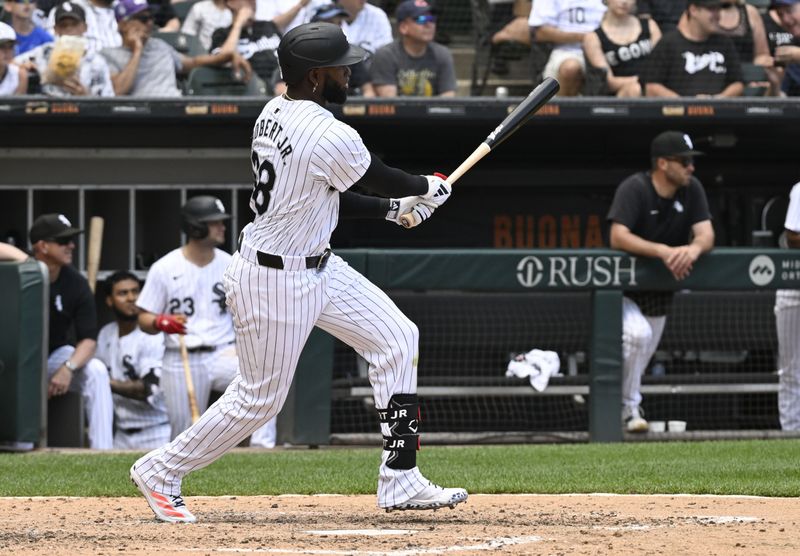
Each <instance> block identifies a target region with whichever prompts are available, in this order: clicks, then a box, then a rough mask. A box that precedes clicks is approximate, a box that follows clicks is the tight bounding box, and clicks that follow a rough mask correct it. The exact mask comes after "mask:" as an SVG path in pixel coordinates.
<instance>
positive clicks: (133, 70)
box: [102, 0, 250, 97]
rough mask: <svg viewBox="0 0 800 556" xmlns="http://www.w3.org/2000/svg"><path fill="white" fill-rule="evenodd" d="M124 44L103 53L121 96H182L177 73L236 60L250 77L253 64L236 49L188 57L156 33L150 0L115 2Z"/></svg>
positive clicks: (236, 67) (236, 63) (246, 76)
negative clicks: (148, 0) (155, 34)
mask: <svg viewBox="0 0 800 556" xmlns="http://www.w3.org/2000/svg"><path fill="white" fill-rule="evenodd" d="M114 6H115V7H114V11H115V12H116V14H117V21H118V24H119V29H120V33H122V37H123V39H122V40H123V46H121V47H118V48H106V49H104V50H103V52H102V54H103V56H105V58H106V60H107V61H108V65H109V68H110V69H111V81H112V82H113V83H114V92H115V93H116V94H117V96H121V95H130V96H149V97H177V96H181V94H182V93H181V90H180V89H179V88H178V81H177V77H176V73H188V72H189V71H191V70H192V69H193V68H196V67H199V66H213V65H222V64H225V63H228V62H233V64H234V67H235V69H236V70H241V71H242V72H243V74H244V76H245V78H246V79H249V72H250V65H249V64H248V63H247V62H246V61H245V60H243V59H242V57H241V56H239V55H238V54H236V53H235V52H233V53H231V52H227V53H226V52H219V53H217V54H213V55H212V54H204V55H200V56H194V57H188V56H184V55H182V54H180V53H178V52H177V51H176V50H175V49H174V48H172V47H171V46H170V45H168V44H167V43H166V42H164V41H162V40H161V39H159V38H156V37H151V35H152V33H153V15H152V14H151V13H150V7H149V5H148V4H147V1H146V0H118V1H117V3H116V4H115V5H114Z"/></svg>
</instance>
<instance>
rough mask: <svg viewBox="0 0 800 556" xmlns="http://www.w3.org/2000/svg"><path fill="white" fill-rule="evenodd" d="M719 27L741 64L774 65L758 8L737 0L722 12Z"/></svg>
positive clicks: (742, 0) (743, 0)
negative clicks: (732, 46)
mask: <svg viewBox="0 0 800 556" xmlns="http://www.w3.org/2000/svg"><path fill="white" fill-rule="evenodd" d="M684 17H686V16H685V15H684ZM719 27H720V30H721V34H723V35H726V36H728V37H730V38H731V40H732V41H733V45H734V46H735V47H736V53H737V54H738V55H739V61H740V62H742V63H743V64H744V63H747V64H758V65H760V66H767V65H772V60H771V59H770V55H769V44H768V43H767V33H766V31H765V30H764V21H763V20H762V19H761V14H759V13H758V8H756V7H755V6H753V5H751V4H747V3H746V2H745V0H735V1H734V2H732V3H729V4H727V5H726V7H724V8H723V9H722V11H720V17H719Z"/></svg>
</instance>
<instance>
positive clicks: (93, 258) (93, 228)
mask: <svg viewBox="0 0 800 556" xmlns="http://www.w3.org/2000/svg"><path fill="white" fill-rule="evenodd" d="M104 224H105V221H104V220H103V219H102V218H101V217H100V216H92V219H91V221H90V223H89V250H88V253H87V259H86V279H87V280H88V281H89V288H91V290H92V293H94V289H95V286H96V285H97V271H98V270H99V269H100V251H101V250H102V248H103V225H104Z"/></svg>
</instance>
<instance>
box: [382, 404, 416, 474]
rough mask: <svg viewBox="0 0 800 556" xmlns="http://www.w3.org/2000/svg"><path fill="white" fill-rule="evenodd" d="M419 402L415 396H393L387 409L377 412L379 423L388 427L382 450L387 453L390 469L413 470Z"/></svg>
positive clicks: (414, 465)
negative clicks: (387, 434)
mask: <svg viewBox="0 0 800 556" xmlns="http://www.w3.org/2000/svg"><path fill="white" fill-rule="evenodd" d="M419 416H420V415H419V401H418V400H417V395H416V394H395V395H394V396H392V397H391V399H390V400H389V407H387V408H386V409H379V410H378V418H379V419H380V421H381V423H387V424H388V425H389V431H390V432H389V436H384V437H383V449H384V450H386V451H387V452H389V457H388V458H387V460H386V465H387V466H388V467H390V468H391V469H413V468H414V467H416V465H417V450H419V434H418V433H419Z"/></svg>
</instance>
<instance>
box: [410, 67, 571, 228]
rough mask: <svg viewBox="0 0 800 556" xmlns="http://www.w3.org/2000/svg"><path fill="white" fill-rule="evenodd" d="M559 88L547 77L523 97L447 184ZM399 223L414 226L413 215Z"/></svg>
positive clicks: (519, 124)
mask: <svg viewBox="0 0 800 556" xmlns="http://www.w3.org/2000/svg"><path fill="white" fill-rule="evenodd" d="M560 87H561V86H560V85H559V84H558V81H556V80H555V79H553V78H552V77H548V78H547V79H545V80H544V81H542V82H541V83H540V84H539V85H538V86H537V87H536V88H535V89H534V90H532V91H531V92H530V93H529V94H528V96H527V97H525V100H523V101H522V102H521V103H519V105H518V106H517V107H516V108H514V110H512V111H511V113H510V114H509V115H508V116H506V117H505V119H503V121H502V122H500V125H498V126H497V127H496V128H495V129H494V131H492V132H491V133H490V134H489V135H488V136H487V137H486V139H485V140H484V141H483V143H481V144H480V145H478V148H476V149H475V150H474V151H473V152H472V154H471V155H469V156H468V157H467V159H466V160H465V161H464V162H462V163H461V165H460V166H459V167H458V168H456V169H455V170H453V172H452V173H451V174H450V175H449V176H447V182H448V183H449V184H450V185H452V184H454V183H455V182H456V181H458V179H459V178H460V177H461V176H463V175H464V174H466V173H467V171H468V170H469V169H470V168H472V167H473V166H475V165H476V164H477V163H478V161H479V160H480V159H482V158H483V157H484V156H486V155H487V154H489V153H490V152H491V151H492V150H493V149H495V148H497V146H498V145H500V143H502V142H503V141H505V140H506V139H508V138H509V137H511V136H512V135H513V134H514V133H515V132H516V131H517V130H518V129H519V128H520V127H522V125H523V124H524V123H525V122H527V121H528V120H530V119H531V118H532V117H533V115H534V114H536V112H538V111H539V109H540V108H541V107H542V106H544V105H545V104H547V101H549V100H550V99H551V98H553V96H554V95H555V94H556V93H557V92H558V90H559V89H560ZM400 221H401V222H402V223H403V226H405V227H406V228H410V227H411V226H412V225H414V224H415V222H414V220H413V213H408V214H404V215H403V216H401V217H400Z"/></svg>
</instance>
